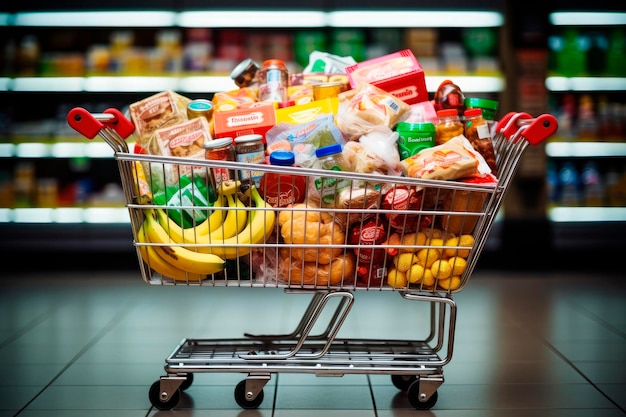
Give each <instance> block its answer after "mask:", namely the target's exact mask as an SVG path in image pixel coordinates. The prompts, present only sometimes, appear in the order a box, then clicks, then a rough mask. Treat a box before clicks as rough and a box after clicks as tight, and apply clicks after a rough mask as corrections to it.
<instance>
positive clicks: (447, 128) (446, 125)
mask: <svg viewBox="0 0 626 417" xmlns="http://www.w3.org/2000/svg"><path fill="white" fill-rule="evenodd" d="M437 118H438V119H439V120H438V122H437V126H436V127H437V131H436V135H435V145H441V144H443V143H446V142H447V141H449V140H450V139H452V138H453V137H455V136H459V135H462V134H463V131H464V128H463V123H462V122H461V118H460V117H459V112H458V111H457V110H456V109H446V110H439V111H437Z"/></svg>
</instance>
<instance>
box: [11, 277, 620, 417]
mask: <svg viewBox="0 0 626 417" xmlns="http://www.w3.org/2000/svg"><path fill="white" fill-rule="evenodd" d="M0 282H1V292H0V318H1V319H0V367H1V369H2V378H0V417H5V416H20V417H44V416H45V417H79V416H80V417H111V416H120V417H143V416H150V417H156V416H160V417H164V416H194V417H196V416H207V417H235V416H237V417H319V416H321V415H323V416H333V417H368V416H377V417H408V416H436V417H495V416H497V417H500V416H506V417H536V416H541V417H588V416H589V417H591V416H592V417H616V416H623V415H625V410H626V302H625V301H626V285H625V282H624V280H623V274H619V273H615V274H612V275H611V274H608V273H596V274H583V273H575V274H572V273H560V274H557V273H541V272H528V273H514V272H510V271H507V272H497V271H492V270H487V271H481V270H476V271H475V273H474V276H473V277H472V279H471V280H470V282H469V284H468V286H467V287H466V288H465V289H464V290H463V291H462V292H460V293H458V294H456V296H455V300H456V302H457V304H458V318H457V323H456V324H457V327H456V331H455V332H454V334H455V336H456V341H455V345H454V346H455V350H454V355H453V357H452V361H451V362H450V363H449V364H447V365H445V366H444V374H445V382H444V384H443V385H442V386H440V387H439V390H438V395H439V397H438V401H437V403H436V404H435V406H434V407H433V408H432V409H430V410H428V411H417V410H415V409H414V408H413V407H412V406H411V405H410V403H409V401H408V399H407V396H406V393H404V392H402V391H399V390H398V389H397V388H395V387H394V386H393V384H391V381H390V376H389V375H374V374H350V375H345V376H343V377H341V378H333V377H316V376H315V375H313V374H304V373H279V374H278V375H273V377H272V379H271V381H270V382H269V383H268V384H267V385H266V386H265V388H264V401H263V403H262V404H261V405H260V407H259V408H258V409H251V410H244V409H242V408H240V407H239V406H238V405H237V403H236V402H235V400H234V395H233V393H234V387H235V385H236V384H237V383H238V382H239V381H241V380H242V379H243V378H244V375H243V374H240V373H235V372H229V373H219V374H217V373H197V374H195V377H194V382H193V384H192V385H191V387H190V388H189V389H187V390H186V391H184V392H183V393H182V394H181V400H180V402H179V403H178V405H177V407H176V408H174V409H173V410H171V411H161V410H157V409H155V408H153V407H151V404H150V401H149V399H148V390H149V387H150V385H151V384H152V383H153V382H154V381H156V380H158V378H159V376H161V375H163V373H164V371H163V365H164V361H165V358H166V357H167V356H168V355H169V354H170V352H171V351H172V350H173V349H174V347H175V346H176V345H177V343H178V342H180V341H181V340H182V339H183V338H185V337H199V338H237V337H241V336H242V335H243V333H244V332H246V331H247V332H253V333H275V332H281V331H283V332H284V331H287V330H291V329H292V327H293V326H294V323H295V322H296V321H297V319H299V318H300V316H301V312H302V310H303V309H304V307H305V306H306V302H307V298H303V297H304V296H303V295H299V294H285V293H284V292H283V291H282V290H275V289H258V288H257V289H250V288H210V287H204V288H197V287H157V286H151V285H148V284H145V283H144V282H143V281H141V279H140V277H139V274H138V272H135V271H127V272H119V273H115V272H111V271H109V272H103V273H93V272H83V273H76V272H72V273H58V272H49V273H38V274H31V275H24V276H18V275H12V276H9V277H7V276H5V277H4V279H3V280H2V281H0ZM424 304H428V303H422V302H417V301H407V300H404V299H402V298H401V297H399V296H398V294H394V293H390V292H385V293H379V292H358V293H357V294H356V303H355V306H354V308H353V310H352V311H351V312H350V315H349V317H348V320H347V321H346V323H345V324H344V326H343V327H342V329H341V333H340V336H343V337H347V338H363V337H364V338H382V339H388V338H402V337H405V336H406V335H412V334H415V332H416V331H417V330H419V329H420V328H421V327H420V325H421V324H423V323H424V322H425V321H424V320H425V319H424V317H425V311H426V310H424V309H423V308H422V307H423V305H424Z"/></svg>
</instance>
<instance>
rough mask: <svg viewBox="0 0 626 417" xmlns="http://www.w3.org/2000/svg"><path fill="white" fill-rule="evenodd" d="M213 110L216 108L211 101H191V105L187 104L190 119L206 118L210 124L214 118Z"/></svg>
mask: <svg viewBox="0 0 626 417" xmlns="http://www.w3.org/2000/svg"><path fill="white" fill-rule="evenodd" d="M213 108H214V106H213V102H212V101H211V100H205V99H197V100H191V101H190V102H189V104H187V117H188V118H189V119H193V118H196V117H204V118H205V119H207V121H209V122H210V121H211V119H212V118H213Z"/></svg>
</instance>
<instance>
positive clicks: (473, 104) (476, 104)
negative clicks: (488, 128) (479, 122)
mask: <svg viewBox="0 0 626 417" xmlns="http://www.w3.org/2000/svg"><path fill="white" fill-rule="evenodd" d="M465 109H481V110H482V111H483V117H484V118H485V120H495V119H496V112H497V111H498V101H497V100H490V99H488V98H479V97H465Z"/></svg>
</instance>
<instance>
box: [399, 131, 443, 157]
mask: <svg viewBox="0 0 626 417" xmlns="http://www.w3.org/2000/svg"><path fill="white" fill-rule="evenodd" d="M396 132H398V153H399V154H400V159H401V160H403V159H406V158H408V157H410V156H413V155H415V154H417V153H418V152H419V151H421V150H422V149H426V148H431V147H433V146H435V125H434V124H433V123H430V122H423V123H409V122H400V123H398V125H397V126H396Z"/></svg>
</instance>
